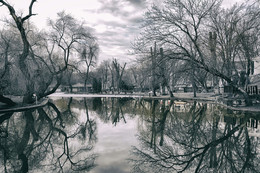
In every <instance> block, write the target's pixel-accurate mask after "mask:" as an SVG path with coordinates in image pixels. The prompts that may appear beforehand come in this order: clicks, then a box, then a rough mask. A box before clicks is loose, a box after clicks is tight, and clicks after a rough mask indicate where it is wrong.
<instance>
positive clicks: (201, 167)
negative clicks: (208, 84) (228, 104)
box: [0, 98, 260, 173]
mask: <svg viewBox="0 0 260 173" xmlns="http://www.w3.org/2000/svg"><path fill="white" fill-rule="evenodd" d="M257 118H259V117H253V115H251V114H249V113H243V112H234V111H230V110H226V109H224V108H223V107H220V106H216V105H213V104H205V103H198V102H188V103H187V102H173V101H172V100H152V99H149V100H144V99H130V98H77V99H76V98H75V99H72V98H70V99H58V100H53V103H49V104H48V106H45V107H43V108H39V109H37V110H30V111H26V112H22V113H7V114H4V115H3V114H2V115H0V151H1V152H0V162H1V163H0V172H27V171H28V170H29V172H73V171H74V172H88V171H89V170H90V169H91V168H93V167H94V166H95V163H96V162H97V163H104V162H105V161H107V160H106V159H110V160H111V156H113V157H119V160H117V159H115V158H113V159H112V160H113V162H112V161H111V162H109V163H111V164H113V165H109V166H107V165H103V167H102V165H101V166H100V168H101V169H93V170H92V171H97V172H98V171H100V170H103V172H104V170H106V169H108V168H111V169H112V168H114V169H115V170H118V172H124V171H125V172H127V171H129V169H130V168H129V167H127V166H129V165H127V163H126V162H124V161H123V159H122V158H125V159H126V158H128V157H129V156H128V154H127V152H126V151H128V150H129V148H130V145H132V144H133V145H135V147H133V149H132V150H131V153H132V154H133V155H132V157H131V159H130V161H131V162H130V163H131V164H132V172H151V173H154V172H160V173H161V172H259V171H258V167H259V163H260V162H259V161H260V160H259V158H260V157H259V151H260V149H259V146H260V143H259V138H258V137H254V136H253V135H251V133H250V131H251V130H252V128H254V127H256V126H258V124H257V122H258V121H256V122H255V123H254V121H252V120H254V119H257ZM96 121H97V122H98V124H99V125H100V126H99V128H100V129H101V128H103V127H102V125H104V126H105V127H106V128H105V130H108V131H106V135H107V134H110V133H111V131H109V129H111V128H110V126H109V125H112V128H113V129H115V128H118V129H116V131H117V132H123V133H120V135H119V136H118V135H115V134H110V136H109V135H108V136H109V137H110V138H111V139H107V136H105V137H106V141H105V143H103V144H100V143H98V144H97V138H98V136H97V135H98V134H97V128H98V127H97V122H96ZM249 122H250V124H249ZM107 124H108V126H107ZM122 124H123V126H122ZM129 124H131V125H132V126H131V127H129V126H127V125H129ZM115 126H116V127H115ZM135 126H136V127H135ZM124 128H126V129H131V130H132V131H134V132H132V133H131V135H132V138H131V135H129V134H130V132H129V131H128V130H125V129H124ZM103 130H104V129H103ZM135 130H136V132H137V131H138V141H139V144H137V140H136V139H135V138H134V134H135ZM100 131H102V130H100ZM99 135H100V134H99ZM103 136H104V134H103ZM113 136H116V138H113ZM121 138H122V139H121ZM130 138H131V140H132V141H130ZM133 138H134V139H133ZM100 139H101V137H100ZM125 139H128V140H125ZM111 141H117V142H118V143H113V144H115V145H114V146H112V147H111V146H108V144H109V145H111ZM122 141H123V142H126V143H124V144H123V145H121V146H119V143H120V142H122ZM99 142H101V143H102V141H101V140H100V141H99ZM103 142H104V141H103ZM129 142H130V143H131V144H129ZM128 144H129V145H128ZM94 146H95V147H97V148H98V146H99V147H100V146H101V148H104V150H105V153H99V154H100V155H99V162H98V161H96V157H97V155H96V154H94V151H93V147H94ZM106 147H110V150H109V149H108V150H107V149H106ZM120 147H121V150H120V151H123V152H120V151H119V152H116V151H115V150H117V149H120ZM111 148H112V149H111ZM95 149H96V148H95ZM97 151H98V150H97ZM116 154H118V155H116ZM119 154H121V155H124V154H125V155H124V156H119ZM108 156H109V157H108ZM102 157H103V160H102ZM100 160H102V161H101V162H100ZM122 165H123V166H122ZM116 166H117V167H116ZM114 169H113V170H114Z"/></svg>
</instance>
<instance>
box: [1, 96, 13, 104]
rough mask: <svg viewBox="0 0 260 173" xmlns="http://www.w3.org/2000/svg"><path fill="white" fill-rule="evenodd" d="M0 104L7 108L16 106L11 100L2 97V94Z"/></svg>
mask: <svg viewBox="0 0 260 173" xmlns="http://www.w3.org/2000/svg"><path fill="white" fill-rule="evenodd" d="M0 102H1V103H5V104H6V105H8V106H14V105H16V103H15V102H14V101H12V100H11V99H9V98H7V97H5V96H3V95H2V94H0Z"/></svg>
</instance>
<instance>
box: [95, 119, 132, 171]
mask: <svg viewBox="0 0 260 173" xmlns="http://www.w3.org/2000/svg"><path fill="white" fill-rule="evenodd" d="M125 118H126V122H127V123H124V121H123V120H121V121H120V122H118V123H117V125H116V126H115V125H114V124H112V122H111V121H110V122H109V123H108V124H105V123H103V122H101V121H100V120H98V121H97V126H98V127H97V128H98V129H97V130H98V135H97V136H98V142H97V143H96V145H95V148H94V152H95V153H97V154H98V155H99V157H98V158H97V160H96V163H97V164H98V166H97V167H96V168H94V169H93V170H92V171H91V173H103V172H104V173H117V172H118V173H119V172H120V173H124V172H130V165H129V164H128V161H127V159H128V158H129V150H130V149H131V146H132V145H135V144H137V139H136V137H135V135H136V134H137V120H136V118H135V119H130V118H129V117H127V116H125Z"/></svg>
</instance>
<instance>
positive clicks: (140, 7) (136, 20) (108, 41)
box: [0, 0, 240, 62]
mask: <svg viewBox="0 0 260 173" xmlns="http://www.w3.org/2000/svg"><path fill="white" fill-rule="evenodd" d="M239 1H240V0H224V2H223V4H224V5H225V6H230V5H231V4H233V3H234V2H239ZM8 2H10V4H12V5H14V7H15V8H16V9H17V10H16V11H18V12H22V11H24V13H26V12H27V9H28V6H29V3H30V0H8ZM160 2H163V0H38V1H37V3H35V5H34V8H33V12H34V13H37V16H33V17H32V19H33V20H32V21H33V22H34V23H35V24H36V26H38V27H39V28H44V27H45V26H46V20H47V18H51V19H54V18H55V17H56V14H57V13H58V12H60V11H62V10H64V11H66V13H69V14H71V15H72V16H73V17H75V18H76V19H78V20H80V21H85V23H86V24H87V25H88V26H89V27H91V28H93V29H94V31H95V33H94V35H95V36H96V37H97V38H98V43H99V45H100V49H101V51H100V58H99V59H100V60H103V59H108V58H110V59H111V58H118V59H120V60H121V61H128V62H129V59H134V57H133V56H130V55H127V53H128V50H129V49H130V47H131V42H133V40H134V38H135V37H136V36H137V35H138V34H139V27H140V25H141V19H142V17H143V14H144V12H145V10H146V9H147V7H149V6H150V5H151V4H152V3H160ZM4 9H5V8H4V7H1V8H0V16H1V17H4V16H8V14H9V13H8V12H7V11H6V10H4Z"/></svg>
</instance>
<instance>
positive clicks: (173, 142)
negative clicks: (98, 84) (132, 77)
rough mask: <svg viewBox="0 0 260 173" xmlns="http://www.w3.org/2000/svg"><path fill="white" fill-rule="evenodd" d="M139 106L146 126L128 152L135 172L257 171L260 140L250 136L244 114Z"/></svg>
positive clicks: (197, 106) (194, 106) (193, 106)
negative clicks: (142, 109) (130, 152)
mask: <svg viewBox="0 0 260 173" xmlns="http://www.w3.org/2000/svg"><path fill="white" fill-rule="evenodd" d="M142 105H143V108H144V109H147V111H145V112H146V115H145V116H143V121H144V122H145V123H143V124H144V125H143V126H145V127H142V128H140V129H142V130H141V131H140V135H139V140H140V146H136V147H133V149H132V154H133V157H132V159H131V162H132V163H133V169H132V171H133V172H158V173H159V172H187V171H188V172H228V173H229V172H259V169H258V168H259V163H260V162H259V161H260V160H259V158H260V157H259V140H258V138H257V137H253V136H249V130H248V127H247V123H248V120H249V117H250V116H249V115H248V114H246V113H234V112H232V115H228V112H225V110H223V108H221V107H218V106H216V105H210V104H208V105H207V104H203V103H196V102H194V103H189V104H188V103H187V104H185V103H179V105H178V103H177V104H172V101H161V103H160V104H159V102H158V101H156V100H154V101H149V102H144V103H142ZM147 105H148V106H147ZM180 106H182V109H181V110H180ZM156 107H157V108H156ZM158 107H159V108H158ZM222 117H224V122H223V121H221V118H222ZM239 117H241V118H239ZM222 119H223V118H222ZM229 119H232V120H235V121H230V120H229Z"/></svg>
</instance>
